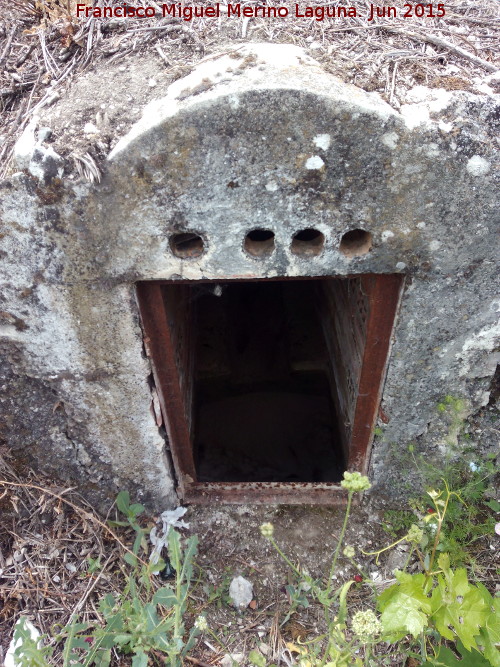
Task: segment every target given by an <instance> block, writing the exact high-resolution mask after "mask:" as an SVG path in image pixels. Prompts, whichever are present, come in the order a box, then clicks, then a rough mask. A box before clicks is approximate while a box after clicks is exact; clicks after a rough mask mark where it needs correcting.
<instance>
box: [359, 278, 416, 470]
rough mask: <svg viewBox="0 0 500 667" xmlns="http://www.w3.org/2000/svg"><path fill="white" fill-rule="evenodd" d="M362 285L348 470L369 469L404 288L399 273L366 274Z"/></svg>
mask: <svg viewBox="0 0 500 667" xmlns="http://www.w3.org/2000/svg"><path fill="white" fill-rule="evenodd" d="M361 278H362V288H363V290H364V291H365V293H367V294H368V296H369V301H370V312H369V315H368V323H367V330H366V343H365V350H364V354H363V364H362V367H361V377H360V380H359V388H358V399H357V402H356V410H355V413H354V423H353V429H352V433H351V442H350V445H349V461H348V467H349V469H350V470H359V471H360V472H362V473H363V474H365V473H366V472H367V470H368V464H369V459H370V450H371V445H372V440H373V431H374V428H375V423H376V420H377V415H378V410H379V406H380V401H381V398H382V391H383V387H384V381H385V375H386V372H387V367H388V364H389V352H390V348H391V340H392V334H393V331H394V327H395V323H396V314H397V312H398V309H399V304H400V301H401V295H402V291H403V284H404V276H403V275H401V274H395V273H392V274H365V275H362V276H361Z"/></svg>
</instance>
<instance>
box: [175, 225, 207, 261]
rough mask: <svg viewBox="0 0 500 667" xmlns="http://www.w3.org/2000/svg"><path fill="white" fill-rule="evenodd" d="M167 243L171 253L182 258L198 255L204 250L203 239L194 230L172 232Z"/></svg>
mask: <svg viewBox="0 0 500 667" xmlns="http://www.w3.org/2000/svg"><path fill="white" fill-rule="evenodd" d="M169 243H170V248H171V250H172V252H173V254H174V255H175V256H176V257H181V258H182V259H188V258H192V257H199V256H200V255H202V254H203V252H204V250H205V243H204V241H203V239H202V238H201V236H200V235H199V234H196V233H195V232H183V233H181V234H172V236H171V237H170V239H169Z"/></svg>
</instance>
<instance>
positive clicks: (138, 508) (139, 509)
mask: <svg viewBox="0 0 500 667" xmlns="http://www.w3.org/2000/svg"><path fill="white" fill-rule="evenodd" d="M144 509H145V507H144V505H141V504H140V503H133V504H132V505H130V507H129V508H128V512H127V514H129V515H132V516H134V517H136V516H139V514H142V513H143V512H144Z"/></svg>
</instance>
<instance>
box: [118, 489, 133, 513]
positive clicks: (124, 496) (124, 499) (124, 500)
mask: <svg viewBox="0 0 500 667" xmlns="http://www.w3.org/2000/svg"><path fill="white" fill-rule="evenodd" d="M115 503H116V506H117V508H118V509H119V511H120V512H121V513H122V514H125V515H127V514H128V510H129V507H130V495H129V492H128V491H120V493H119V494H118V495H117V496H116V500H115Z"/></svg>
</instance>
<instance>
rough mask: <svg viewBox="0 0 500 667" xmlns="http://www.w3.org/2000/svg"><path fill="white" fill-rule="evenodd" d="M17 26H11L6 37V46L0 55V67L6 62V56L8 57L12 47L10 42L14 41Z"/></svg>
mask: <svg viewBox="0 0 500 667" xmlns="http://www.w3.org/2000/svg"><path fill="white" fill-rule="evenodd" d="M16 30H17V26H13V27H12V29H11V31H10V33H9V36H8V37H7V44H6V45H5V48H4V50H3V51H2V54H1V55H0V67H2V65H3V64H4V62H5V61H6V60H7V56H8V55H9V51H10V47H11V46H12V40H13V39H14V35H15V34H16Z"/></svg>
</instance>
